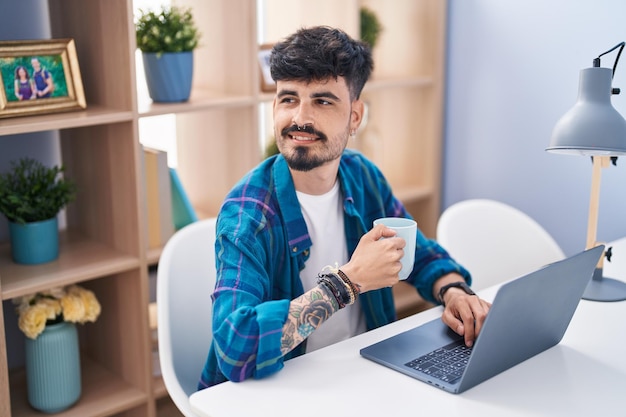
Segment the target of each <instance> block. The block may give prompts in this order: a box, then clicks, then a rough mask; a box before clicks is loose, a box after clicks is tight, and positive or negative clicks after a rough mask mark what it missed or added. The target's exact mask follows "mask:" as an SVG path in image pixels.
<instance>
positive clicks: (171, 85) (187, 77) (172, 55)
mask: <svg viewBox="0 0 626 417" xmlns="http://www.w3.org/2000/svg"><path fill="white" fill-rule="evenodd" d="M142 58H143V67H144V71H145V74H146V83H147V84H148V93H149V94H150V98H151V99H152V100H153V101H155V102H162V103H175V102H182V101H187V100H188V99H189V95H190V94H191V82H192V79H193V52H192V51H189V52H163V53H148V52H144V53H143V54H142Z"/></svg>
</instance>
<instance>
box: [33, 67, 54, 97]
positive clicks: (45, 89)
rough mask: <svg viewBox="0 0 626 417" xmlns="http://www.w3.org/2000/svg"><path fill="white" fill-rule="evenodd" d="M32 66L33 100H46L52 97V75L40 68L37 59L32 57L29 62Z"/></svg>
mask: <svg viewBox="0 0 626 417" xmlns="http://www.w3.org/2000/svg"><path fill="white" fill-rule="evenodd" d="M30 62H31V65H32V66H33V80H34V81H35V98H48V97H50V96H51V95H52V90H53V89H54V84H53V83H52V75H51V74H50V72H49V71H48V70H47V69H45V68H42V67H41V62H39V58H37V57H33V58H32V59H31V60H30Z"/></svg>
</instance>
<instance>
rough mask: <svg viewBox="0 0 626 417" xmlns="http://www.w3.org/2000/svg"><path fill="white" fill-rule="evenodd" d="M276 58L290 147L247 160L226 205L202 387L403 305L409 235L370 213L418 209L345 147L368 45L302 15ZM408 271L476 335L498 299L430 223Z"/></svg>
mask: <svg viewBox="0 0 626 417" xmlns="http://www.w3.org/2000/svg"><path fill="white" fill-rule="evenodd" d="M270 68H271V74H272V78H273V79H274V80H275V81H276V85H277V92H276V96H275V99H274V103H273V107H274V131H275V138H276V142H277V146H278V149H279V151H280V154H279V155H277V156H274V157H271V158H268V159H267V160H265V161H264V162H262V163H261V164H260V165H259V166H258V167H256V168H255V169H254V170H252V171H251V172H250V173H248V174H247V175H246V176H245V177H244V178H243V179H242V180H241V181H240V182H239V183H238V184H237V185H236V186H235V187H234V189H233V190H232V191H231V192H230V193H229V195H228V196H227V197H226V199H225V201H224V204H223V206H222V208H221V210H220V213H219V216H218V223H217V234H216V244H215V250H216V255H217V256H216V264H217V283H216V288H215V292H214V294H213V302H214V304H213V343H212V346H211V349H210V352H209V355H208V358H207V362H206V365H205V368H204V370H203V373H202V377H201V381H200V383H199V386H198V388H199V389H202V388H206V387H208V386H211V385H215V384H218V383H220V382H223V381H226V380H232V381H241V380H244V379H246V378H250V377H254V378H262V377H264V376H267V375H270V374H272V373H274V372H276V371H278V370H280V369H281V368H282V367H283V362H284V360H286V359H289V358H292V357H294V356H297V355H301V354H303V353H305V352H307V351H311V350H314V349H317V348H320V347H323V346H326V345H328V344H331V343H335V342H337V341H340V340H343V339H346V338H349V337H352V336H354V335H356V334H359V333H362V332H364V331H366V330H369V329H372V328H375V327H378V326H382V325H385V324H387V323H390V322H392V321H393V320H395V318H396V315H395V309H394V304H393V298H392V293H391V288H390V287H391V286H392V285H393V284H395V283H396V282H398V273H399V271H400V268H401V265H400V259H401V257H402V255H403V253H404V252H403V248H404V246H405V242H404V240H403V239H401V238H396V237H394V236H395V232H394V231H393V230H391V229H389V228H386V227H385V226H382V225H379V226H376V227H374V228H372V223H373V221H374V220H375V219H376V218H379V217H390V216H395V217H410V216H409V214H408V213H407V212H406V210H405V208H404V207H403V205H402V204H401V203H400V201H398V200H397V199H396V198H395V197H394V196H393V194H392V191H391V188H390V187H389V185H388V184H387V182H386V180H385V178H384V177H383V175H382V173H381V172H380V171H379V170H378V168H376V167H375V166H374V165H373V164H372V163H371V162H370V161H368V160H367V159H365V158H364V157H363V156H362V155H361V154H359V153H356V152H354V151H351V150H347V149H346V145H347V142H348V139H349V137H350V136H351V135H354V133H355V132H356V130H357V128H358V127H359V124H360V123H361V118H362V116H363V102H362V101H361V100H360V94H361V90H362V88H363V85H364V84H365V82H366V81H367V79H368V78H369V75H370V73H371V71H372V68H373V63H372V57H371V52H370V50H369V48H368V47H367V46H366V45H365V44H363V43H361V42H358V41H355V40H353V39H351V38H350V37H349V36H348V35H347V34H345V33H344V32H342V31H340V30H337V29H333V28H328V27H313V28H309V29H301V30H299V31H298V32H296V33H295V34H293V35H292V36H290V37H289V38H287V39H286V40H285V41H283V42H281V43H278V44H276V45H275V46H274V48H273V50H272V53H271V58H270ZM388 140H393V138H388ZM383 238H384V239H383ZM407 281H408V282H410V283H411V284H412V285H414V286H415V288H416V290H417V291H419V293H420V294H421V295H422V296H423V297H424V298H425V299H427V300H430V301H434V302H442V301H443V302H444V303H445V311H444V314H443V316H442V319H443V320H444V322H445V323H446V324H448V325H449V326H450V327H451V328H452V329H454V330H455V331H457V332H458V333H459V334H463V335H465V340H466V343H467V344H468V345H471V344H472V343H473V341H474V339H475V337H476V336H477V334H478V333H479V331H480V327H481V325H482V323H483V320H484V318H485V316H486V314H487V311H488V309H489V304H488V303H486V302H485V301H483V300H481V299H479V298H478V297H476V296H474V295H473V293H472V292H471V290H470V289H469V287H467V286H466V285H465V283H466V282H467V283H469V281H470V277H469V274H468V272H467V271H466V270H465V269H464V268H463V267H461V266H460V265H458V264H457V263H455V262H454V261H453V260H452V259H451V258H450V256H449V255H448V254H447V252H446V251H445V250H444V249H443V248H441V247H440V246H439V245H437V243H436V242H434V241H432V240H428V239H426V238H425V237H424V235H423V234H422V232H421V231H419V230H418V235H417V241H416V250H415V265H414V269H413V272H412V273H411V275H410V276H409V278H408V279H407ZM449 284H452V285H449ZM442 289H443V291H441V290H442ZM440 296H442V297H443V299H440V298H439V297H440Z"/></svg>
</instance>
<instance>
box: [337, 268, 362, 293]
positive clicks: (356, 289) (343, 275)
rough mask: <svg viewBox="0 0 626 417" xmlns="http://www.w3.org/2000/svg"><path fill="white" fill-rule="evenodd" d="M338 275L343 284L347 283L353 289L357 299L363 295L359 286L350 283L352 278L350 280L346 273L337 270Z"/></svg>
mask: <svg viewBox="0 0 626 417" xmlns="http://www.w3.org/2000/svg"><path fill="white" fill-rule="evenodd" d="M337 275H339V278H341V279H342V280H343V282H345V283H346V284H348V285H349V286H350V288H351V289H352V292H353V293H354V298H355V299H356V298H357V297H358V296H359V294H361V289H360V288H359V287H358V286H357V285H355V284H354V283H353V282H352V281H350V278H348V276H347V275H346V274H345V272H343V271H342V270H341V269H337Z"/></svg>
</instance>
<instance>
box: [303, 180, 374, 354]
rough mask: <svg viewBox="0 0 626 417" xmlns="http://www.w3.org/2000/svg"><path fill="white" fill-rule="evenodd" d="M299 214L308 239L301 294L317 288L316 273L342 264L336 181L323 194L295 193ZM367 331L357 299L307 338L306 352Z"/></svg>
mask: <svg viewBox="0 0 626 417" xmlns="http://www.w3.org/2000/svg"><path fill="white" fill-rule="evenodd" d="M296 194H297V196H298V201H299V202H300V206H301V209H302V215H303V216H304V220H305V222H306V225H307V228H308V230H309V235H310V236H311V241H312V242H313V246H312V247H311V255H310V257H309V259H308V260H307V261H306V263H305V266H304V269H303V270H302V271H301V272H300V279H301V280H302V284H303V285H304V291H305V292H306V291H309V290H310V289H311V288H314V287H315V286H317V274H318V273H320V272H321V271H322V269H323V268H324V267H325V266H326V265H331V266H333V267H334V266H335V262H336V263H337V266H341V265H344V264H345V263H346V262H347V261H348V248H347V245H346V237H345V233H344V221H343V204H342V202H341V200H342V199H341V192H340V188H339V182H338V181H337V182H335V185H334V186H333V188H332V190H330V191H329V192H328V193H326V194H323V195H310V194H304V193H301V192H299V191H296ZM365 330H367V325H366V323H365V315H364V314H363V312H362V310H361V306H360V303H359V300H358V299H357V300H356V302H355V303H354V304H352V305H349V306H346V307H345V308H343V309H341V310H339V311H337V312H336V313H335V314H333V315H332V316H331V317H330V318H329V319H328V320H327V321H326V322H324V323H323V324H322V325H321V326H320V327H319V328H318V329H317V330H315V331H314V332H313V333H312V334H311V335H310V336H309V337H308V339H307V349H306V351H307V352H311V351H313V350H316V349H319V348H322V347H324V346H328V345H330V344H333V343H336V342H339V341H341V340H345V339H348V338H350V337H352V336H355V335H357V334H360V333H363V332H365Z"/></svg>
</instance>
